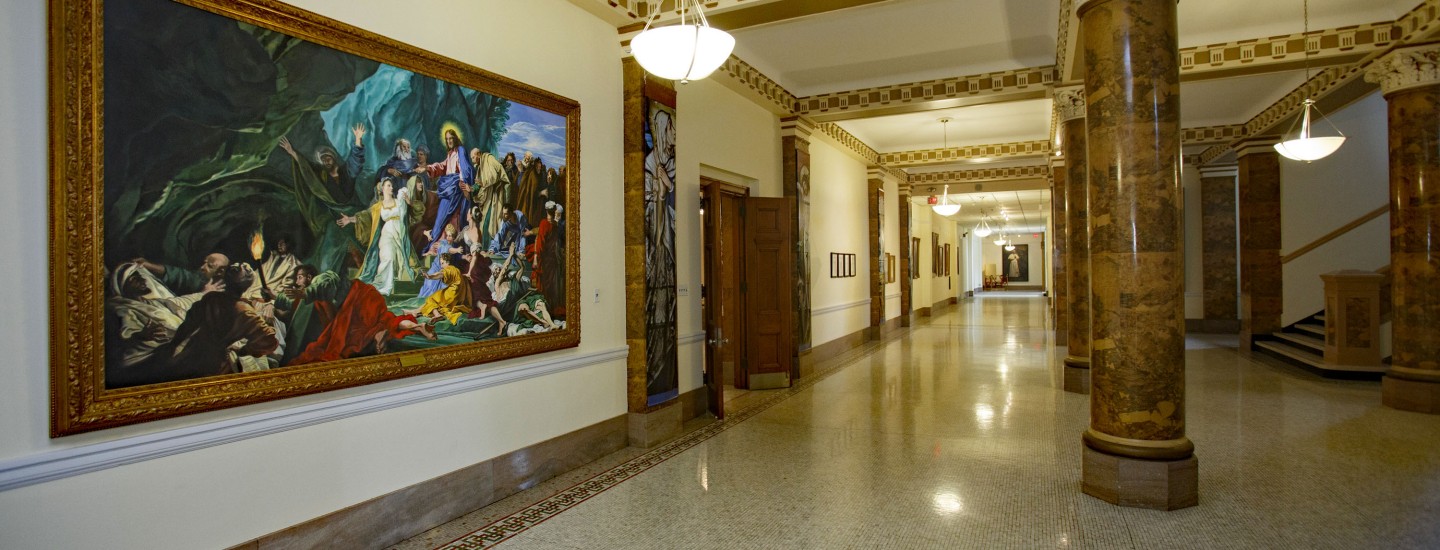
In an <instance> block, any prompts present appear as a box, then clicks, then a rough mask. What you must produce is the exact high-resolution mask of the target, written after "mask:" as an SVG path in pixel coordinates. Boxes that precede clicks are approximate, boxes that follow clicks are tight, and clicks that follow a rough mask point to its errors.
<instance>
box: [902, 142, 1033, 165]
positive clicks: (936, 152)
mask: <svg viewBox="0 0 1440 550" xmlns="http://www.w3.org/2000/svg"><path fill="white" fill-rule="evenodd" d="M1049 154H1050V141H1049V140H1036V141H1019V142H1014V143H998V144H994V145H971V146H967V147H951V148H948V149H923V150H919V151H901V152H897V153H883V154H881V155H880V162H881V163H882V164H884V165H886V166H923V165H926V164H940V163H948V162H964V161H977V160H978V161H984V160H997V159H1004V158H1023V157H1042V156H1047V155H1049Z"/></svg>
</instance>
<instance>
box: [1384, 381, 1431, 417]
mask: <svg viewBox="0 0 1440 550" xmlns="http://www.w3.org/2000/svg"><path fill="white" fill-rule="evenodd" d="M1380 403H1381V404H1383V405H1385V406H1386V407H1390V408H1392V409H1396V410H1401V411H1411V412H1418V413H1425V414H1440V382H1423V381H1418V380H1409V379H1406V378H1396V377H1394V376H1388V375H1387V376H1386V377H1385V378H1383V379H1381V380H1380Z"/></svg>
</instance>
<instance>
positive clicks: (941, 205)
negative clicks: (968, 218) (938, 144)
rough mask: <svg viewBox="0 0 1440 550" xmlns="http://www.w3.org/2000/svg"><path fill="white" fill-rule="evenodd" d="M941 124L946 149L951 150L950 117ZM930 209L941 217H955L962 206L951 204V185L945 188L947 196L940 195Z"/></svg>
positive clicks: (941, 120) (943, 119)
mask: <svg viewBox="0 0 1440 550" xmlns="http://www.w3.org/2000/svg"><path fill="white" fill-rule="evenodd" d="M940 124H941V125H942V126H941V127H942V128H944V129H945V130H944V132H945V141H944V143H945V148H946V149H949V148H950V117H945V118H942V119H940ZM930 209H931V210H934V211H935V213H936V214H939V215H941V216H954V215H955V214H957V213H959V212H960V205H959V204H956V203H953V202H950V186H949V185H946V186H945V194H943V195H940V200H937V201H935V204H932V205H930Z"/></svg>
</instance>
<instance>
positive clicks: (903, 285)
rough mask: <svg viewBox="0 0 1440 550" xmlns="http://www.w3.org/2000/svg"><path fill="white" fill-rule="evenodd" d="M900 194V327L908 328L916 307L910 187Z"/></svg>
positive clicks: (898, 201) (902, 189)
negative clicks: (911, 245)
mask: <svg viewBox="0 0 1440 550" xmlns="http://www.w3.org/2000/svg"><path fill="white" fill-rule="evenodd" d="M899 194H900V197H899V198H898V199H897V202H896V203H895V206H896V207H898V208H899V218H900V219H898V220H895V221H896V222H898V223H899V226H900V254H899V256H900V261H899V264H900V326H902V327H908V326H910V323H911V321H912V319H911V315H910V312H911V311H912V310H913V305H914V304H913V299H914V285H913V284H912V283H914V279H913V277H914V274H912V273H911V269H910V262H911V261H913V260H912V259H911V248H910V186H909V185H908V184H904V183H902V184H901V185H900V193H899Z"/></svg>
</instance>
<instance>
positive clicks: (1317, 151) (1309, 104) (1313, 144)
mask: <svg viewBox="0 0 1440 550" xmlns="http://www.w3.org/2000/svg"><path fill="white" fill-rule="evenodd" d="M1309 34H1310V0H1305V33H1304V35H1302V36H1304V37H1305V81H1306V82H1309V81H1310V37H1309V36H1308V35H1309ZM1303 105H1304V107H1303V108H1302V111H1301V113H1300V116H1299V117H1298V118H1296V119H1295V122H1293V123H1291V124H1290V130H1288V131H1286V132H1285V141H1282V142H1280V143H1276V144H1275V151H1277V152H1279V153H1280V154H1281V155H1282V156H1284V157H1285V158H1288V159H1290V160H1301V161H1305V162H1311V161H1316V160H1320V159H1322V158H1325V157H1328V156H1330V153H1334V152H1335V150H1337V149H1339V148H1340V145H1341V144H1342V143H1345V134H1344V133H1342V132H1340V129H1339V128H1336V127H1335V124H1333V123H1331V122H1330V120H1329V119H1327V118H1325V113H1322V112H1320V109H1319V108H1318V107H1316V106H1315V100H1314V99H1313V98H1308V97H1307V98H1305V101H1304V102H1303ZM1312 112H1313V113H1314V114H1315V115H1318V116H1319V118H1320V120H1321V121H1322V122H1324V123H1326V124H1329V125H1330V128H1331V129H1332V130H1334V131H1335V134H1336V135H1334V136H1325V137H1316V136H1315V135H1314V134H1312V133H1311V129H1312V127H1311V122H1312V120H1313V119H1312V115H1311V113H1312ZM1297 125H1298V126H1299V127H1300V129H1299V130H1298V131H1297V130H1296V129H1295V127H1296V126H1297Z"/></svg>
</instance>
